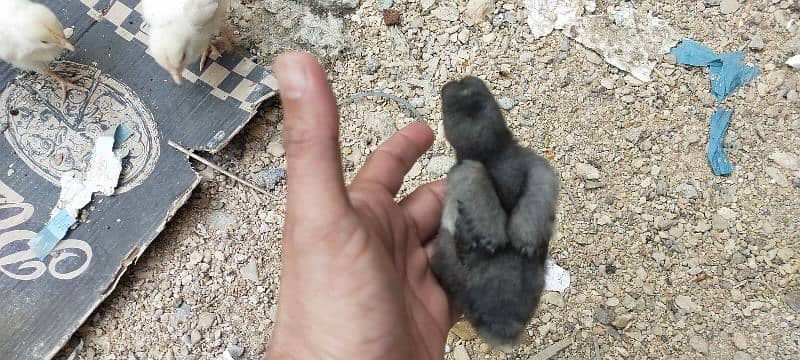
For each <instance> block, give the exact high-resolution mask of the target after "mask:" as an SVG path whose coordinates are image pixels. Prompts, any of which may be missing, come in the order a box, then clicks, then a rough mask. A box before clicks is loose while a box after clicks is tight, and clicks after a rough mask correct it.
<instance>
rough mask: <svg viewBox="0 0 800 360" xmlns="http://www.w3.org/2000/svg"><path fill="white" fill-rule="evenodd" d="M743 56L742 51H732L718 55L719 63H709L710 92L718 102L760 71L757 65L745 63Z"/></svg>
mask: <svg viewBox="0 0 800 360" xmlns="http://www.w3.org/2000/svg"><path fill="white" fill-rule="evenodd" d="M744 56H745V53H744V52H742V51H733V52H729V53H725V54H722V55H720V59H721V60H722V61H721V63H716V62H715V63H713V64H711V69H710V71H709V72H710V74H711V76H712V78H711V92H712V93H714V96H715V97H716V98H717V103H718V104H719V103H721V102H722V101H723V100H725V97H726V96H728V94H731V93H734V92H736V90H739V88H741V87H742V86H744V85H745V84H747V83H749V82H750V81H752V80H753V79H754V78H755V77H756V76H758V74H760V73H761V70H759V69H758V68H757V67H755V66H750V65H747V64H745V63H744Z"/></svg>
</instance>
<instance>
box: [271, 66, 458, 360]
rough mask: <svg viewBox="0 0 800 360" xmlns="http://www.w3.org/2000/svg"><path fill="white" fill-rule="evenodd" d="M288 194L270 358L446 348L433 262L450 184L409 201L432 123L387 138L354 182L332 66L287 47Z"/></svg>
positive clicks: (421, 355) (281, 71)
mask: <svg viewBox="0 0 800 360" xmlns="http://www.w3.org/2000/svg"><path fill="white" fill-rule="evenodd" d="M274 69H275V74H276V76H277V77H278V79H279V81H280V84H281V99H282V102H283V107H284V111H285V125H284V138H285V148H286V156H287V162H288V173H287V184H288V205H287V214H286V227H285V228H284V236H283V238H284V242H283V269H282V272H281V287H280V299H279V304H278V305H279V306H278V319H277V324H276V325H275V328H274V331H273V335H272V339H271V341H270V345H269V347H268V349H267V358H269V359H286V358H297V359H320V358H324V359H442V357H443V352H444V344H445V339H446V337H447V332H448V330H449V329H450V327H451V325H452V324H453V322H454V319H455V317H454V316H453V312H452V311H451V307H450V305H449V303H448V300H447V297H446V295H445V292H444V290H442V288H441V287H440V286H439V283H438V281H437V280H436V278H435V277H434V275H433V272H432V271H431V269H430V263H429V255H430V252H431V249H432V246H429V244H428V243H429V241H430V240H432V239H433V237H434V236H435V234H436V232H437V229H438V226H439V220H440V218H441V213H442V206H443V199H444V193H445V184H444V183H443V182H442V181H439V182H434V183H431V184H427V185H425V186H422V187H420V188H418V189H417V190H416V191H414V192H413V193H412V194H410V195H409V196H408V197H406V198H405V199H404V200H402V201H401V202H400V203H397V202H395V196H396V194H397V192H398V191H399V189H400V187H401V186H402V182H403V177H404V176H405V174H406V173H407V172H408V170H409V169H410V168H411V166H412V165H413V164H414V162H415V161H416V160H417V158H419V156H421V155H422V153H424V152H425V151H426V150H427V149H428V148H429V147H430V146H431V144H432V142H433V132H432V131H431V129H430V128H429V127H428V126H426V125H424V124H413V125H409V126H407V127H405V128H403V129H402V130H400V131H399V132H398V133H397V134H395V135H394V136H393V137H392V138H390V139H389V140H388V141H386V142H385V143H384V144H383V145H381V146H380V147H379V148H378V149H377V150H376V151H375V152H374V153H373V154H372V156H370V158H369V159H368V160H367V162H366V164H365V165H364V167H363V168H362V169H361V171H360V172H359V173H358V175H357V176H356V178H355V180H354V181H353V183H352V184H351V185H350V186H349V187H347V188H345V185H344V180H343V177H342V170H341V156H340V153H339V142H338V140H339V137H338V129H339V117H338V112H337V107H336V101H335V99H334V96H333V93H332V91H331V89H330V87H329V85H328V83H327V80H326V77H325V73H324V72H323V70H322V69H321V68H320V66H319V65H318V64H317V63H316V61H315V60H314V59H313V58H312V57H310V56H308V55H306V54H300V53H293V54H287V55H283V56H281V57H280V58H278V60H277V61H276V64H275V66H274Z"/></svg>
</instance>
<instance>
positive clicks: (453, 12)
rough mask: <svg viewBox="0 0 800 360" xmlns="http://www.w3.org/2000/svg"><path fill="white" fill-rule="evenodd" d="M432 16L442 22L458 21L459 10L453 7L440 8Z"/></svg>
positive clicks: (432, 12)
mask: <svg viewBox="0 0 800 360" xmlns="http://www.w3.org/2000/svg"><path fill="white" fill-rule="evenodd" d="M431 15H433V16H434V17H436V18H437V19H439V20H442V21H449V22H453V21H456V20H458V9H457V8H455V7H451V6H439V7H437V8H436V9H433V11H431Z"/></svg>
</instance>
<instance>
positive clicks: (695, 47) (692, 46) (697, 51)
mask: <svg viewBox="0 0 800 360" xmlns="http://www.w3.org/2000/svg"><path fill="white" fill-rule="evenodd" d="M670 53H671V54H672V55H675V59H676V60H677V61H678V64H683V65H691V66H709V65H711V63H713V62H721V60H720V58H719V56H717V54H715V53H714V51H713V50H711V48H709V47H708V46H705V45H703V44H701V43H699V42H697V41H694V40H692V39H683V41H681V43H680V44H678V46H676V47H674V48H673V49H672V50H670Z"/></svg>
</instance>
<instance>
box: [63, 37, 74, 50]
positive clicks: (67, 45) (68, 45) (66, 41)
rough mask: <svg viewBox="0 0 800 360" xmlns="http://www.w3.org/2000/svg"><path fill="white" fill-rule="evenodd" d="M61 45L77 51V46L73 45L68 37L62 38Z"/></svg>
mask: <svg viewBox="0 0 800 360" xmlns="http://www.w3.org/2000/svg"><path fill="white" fill-rule="evenodd" d="M60 45H61V48H62V49H67V50H69V51H71V52H75V47H74V46H72V44H70V43H69V41H68V40H67V39H63V40H61V42H60Z"/></svg>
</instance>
